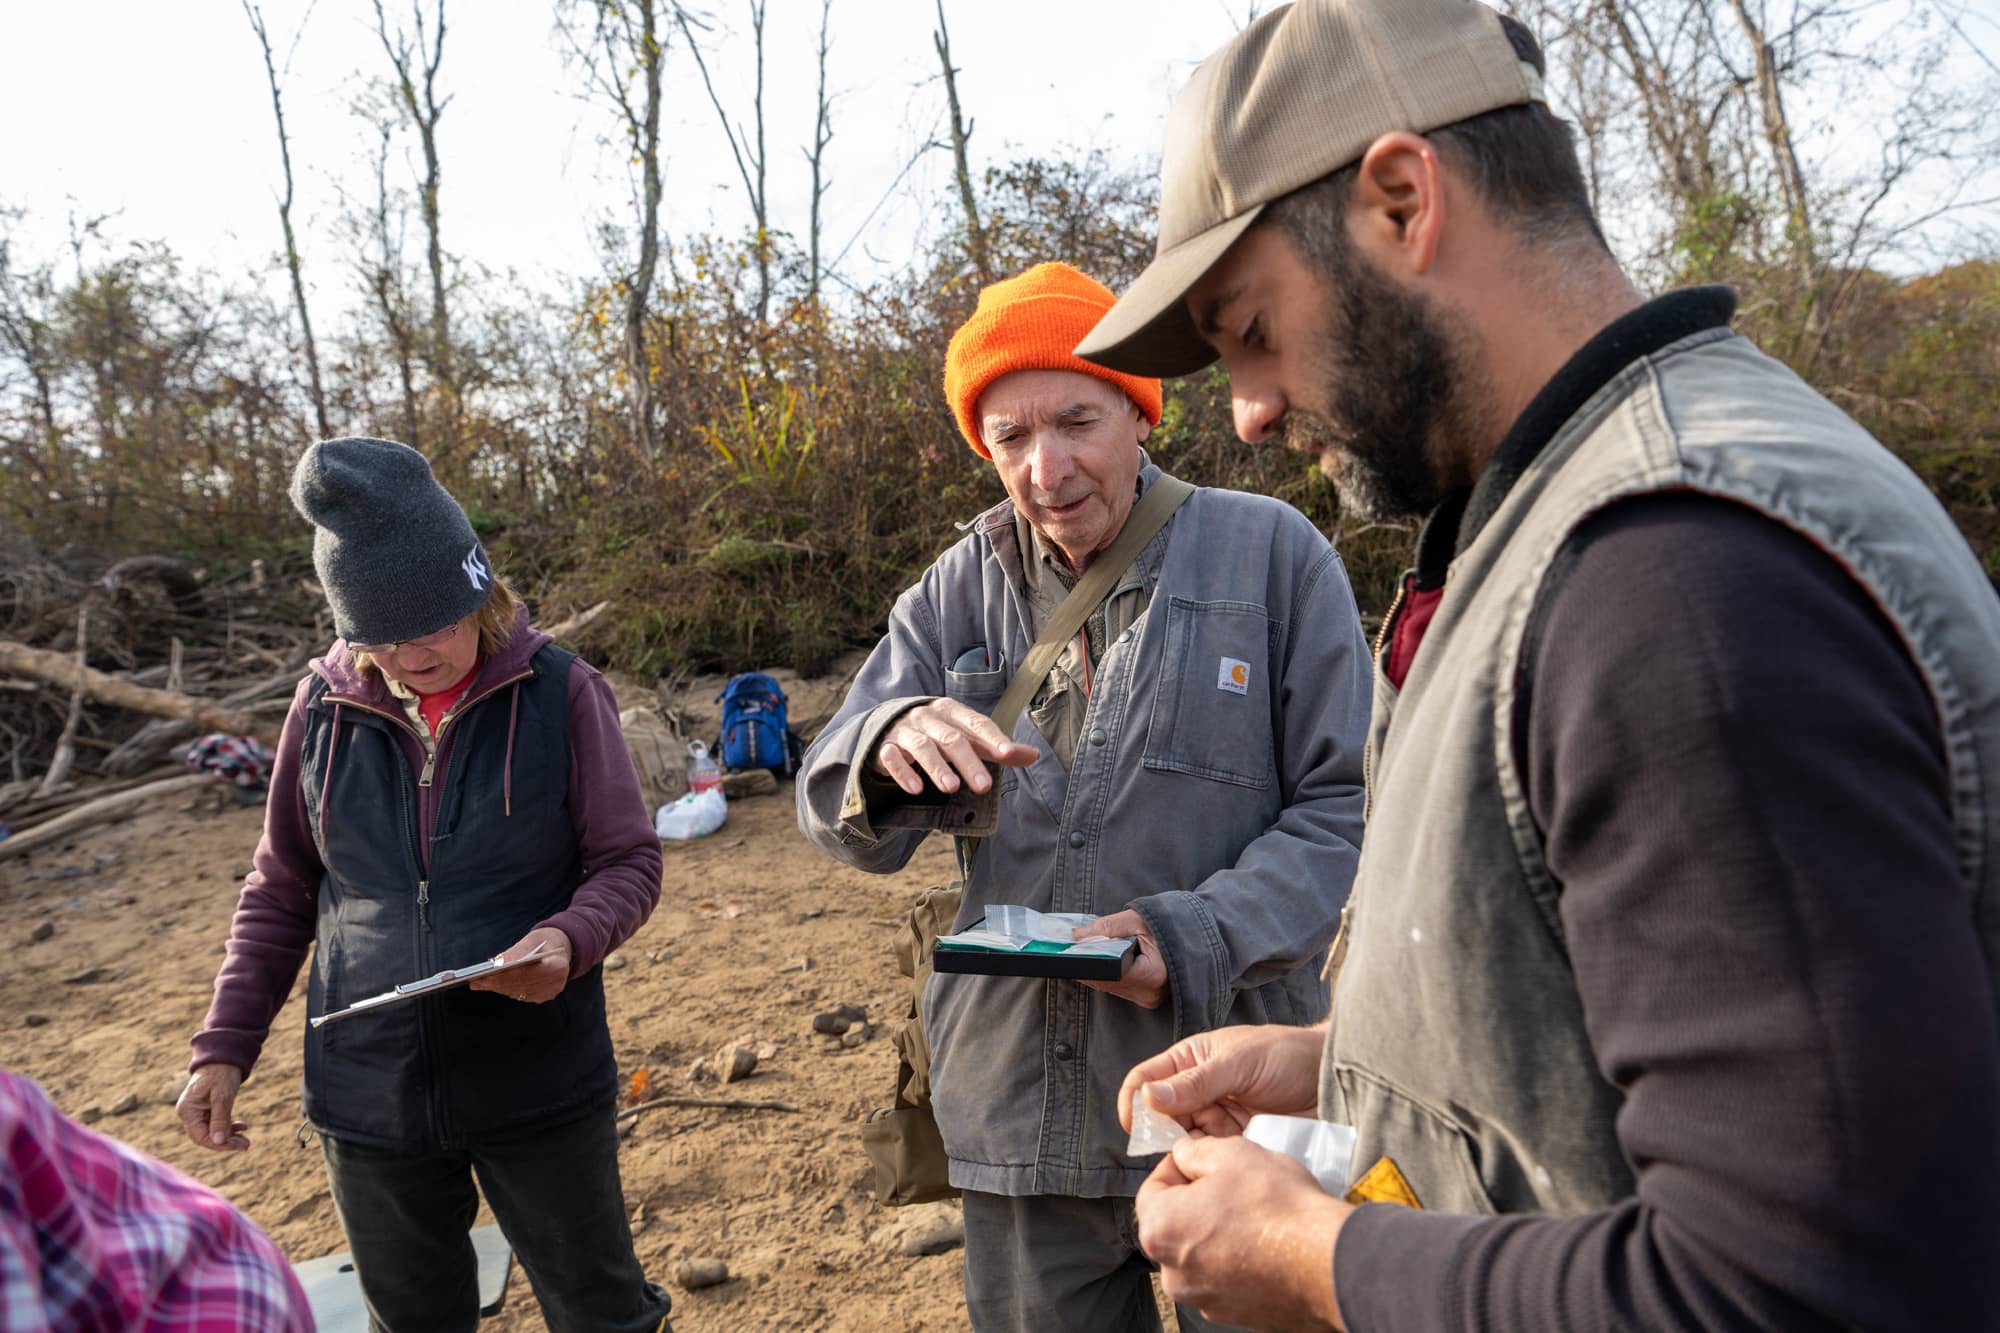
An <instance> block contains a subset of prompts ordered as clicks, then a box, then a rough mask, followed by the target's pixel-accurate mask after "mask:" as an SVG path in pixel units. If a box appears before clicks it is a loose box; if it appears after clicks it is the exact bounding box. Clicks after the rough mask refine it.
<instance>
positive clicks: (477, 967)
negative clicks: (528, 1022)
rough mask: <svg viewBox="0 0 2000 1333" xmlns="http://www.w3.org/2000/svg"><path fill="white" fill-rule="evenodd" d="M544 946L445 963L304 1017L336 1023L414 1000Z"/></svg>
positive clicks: (532, 957) (532, 955)
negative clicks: (390, 987)
mask: <svg viewBox="0 0 2000 1333" xmlns="http://www.w3.org/2000/svg"><path fill="white" fill-rule="evenodd" d="M547 947H548V946H547V943H546V942H544V943H542V944H537V945H536V946H535V947H534V948H532V949H530V950H528V952H526V953H524V954H522V955H521V956H520V957H519V958H515V959H513V960H511V961H509V960H507V959H504V958H503V957H502V956H501V955H499V954H494V955H493V956H492V957H491V958H482V959H480V960H479V961H478V962H476V963H472V964H470V965H468V966H466V967H448V968H446V969H445V970H444V971H442V972H439V973H438V974H437V975H435V976H429V977H425V978H424V979H423V980H421V981H406V982H404V983H403V984H402V985H400V986H398V987H396V989H394V990H385V991H383V992H382V993H381V994H380V995H371V996H369V997H368V998H367V999H365V1000H356V1001H355V1002H354V1003H353V1004H350V1005H348V1006H347V1007H346V1008H345V1009H336V1010H334V1011H333V1012H332V1013H330V1014H321V1015H320V1016H319V1017H318V1018H312V1019H307V1020H306V1021H307V1022H308V1023H310V1024H311V1025H312V1026H313V1027H324V1026H325V1025H326V1024H328V1023H337V1022H339V1021H340V1020H341V1019H343V1018H352V1017H353V1016H354V1015H356V1014H365V1013H371V1012H373V1011H374V1010H377V1009H387V1008H389V1007H391V1006H393V1005H398V1004H401V1003H403V1002H404V1001H406V1000H414V999H416V998H417V997H419V996H422V995H435V994H436V993H437V992H439V991H441V990H450V989H451V988H452V987H454V986H463V985H464V984H465V983H466V982H468V981H472V980H474V979H475V978H478V977H490V976H492V975H493V974H494V973H495V972H505V971H508V970H509V969H511V968H516V967H520V966H521V965H522V964H524V963H532V962H535V961H536V960H537V959H539V958H540V957H541V956H542V950H543V949H545V948H547Z"/></svg>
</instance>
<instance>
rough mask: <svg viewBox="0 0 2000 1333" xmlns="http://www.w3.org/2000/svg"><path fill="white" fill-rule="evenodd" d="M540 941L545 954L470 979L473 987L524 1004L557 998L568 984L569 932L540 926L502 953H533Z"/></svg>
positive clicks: (505, 955)
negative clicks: (521, 965) (525, 962)
mask: <svg viewBox="0 0 2000 1333" xmlns="http://www.w3.org/2000/svg"><path fill="white" fill-rule="evenodd" d="M538 944H539V945H541V946H542V956H541V957H539V958H537V959H536V960H535V961H534V962H532V963H529V964H527V965H525V966H523V967H512V968H509V969H507V970H506V971H505V972H493V973H489V974H488V975H486V976H483V977H475V978H473V980H472V981H471V982H470V983H469V984H470V986H471V988H472V989H473V990H490V991H494V992H496V993H498V994H500V995H504V996H506V997H507V998H508V999H510V1000H520V1001H522V1002H523V1003H525V1004H542V1003H544V1002H546V1001H548V1000H553V999H555V998H556V996H558V995H560V994H562V988H563V987H564V986H567V985H568V984H569V961H570V946H569V936H567V935H565V934H563V933H562V932H561V931H560V930H557V929H556V928H555V927H554V926H539V927H537V928H536V929H534V930H531V931H529V932H528V933H527V934H525V935H523V936H522V937H521V939H520V942H519V943H517V944H515V945H514V946H513V947H512V948H511V949H508V950H507V951H506V952H505V953H503V954H501V955H500V956H501V957H502V958H504V959H506V960H507V961H509V962H512V961H513V960H514V959H516V958H519V957H520V956H521V955H522V954H524V953H532V952H533V951H534V948H535V946H536V945H538Z"/></svg>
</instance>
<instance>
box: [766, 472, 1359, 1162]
mask: <svg viewBox="0 0 2000 1333" xmlns="http://www.w3.org/2000/svg"><path fill="white" fill-rule="evenodd" d="M1158 476H1159V470H1158V469H1157V468H1156V467H1153V466H1151V465H1147V466H1146V467H1145V468H1144V470H1143V471H1142V472H1141V474H1140V481H1141V485H1142V486H1145V485H1150V484H1151V482H1152V481H1153V480H1154V479H1155V478H1157V477H1158ZM1013 517H1014V514H1013V505H1012V504H1011V503H1010V502H1003V503H1002V504H1000V505H998V506H996V507H994V508H993V509H991V510H988V511H987V512H986V513H985V514H983V515H981V516H980V517H979V519H978V520H977V521H976V522H975V523H974V524H973V526H972V531H971V533H970V534H969V535H967V536H966V537H965V539H964V540H962V541H960V542H959V543H958V544H956V545H955V546H953V547H952V548H951V549H950V550H948V551H946V552H945V553H944V554H943V555H942V556H940V557H939V558H938V561H937V563H936V564H934V565H932V566H931V567H930V569H929V570H927V571H926V572H925V573H924V575H923V577H922V578H921V579H920V580H919V581H918V582H917V584H916V586H914V587H912V588H910V589H909V590H908V591H906V592H905V593H904V594H903V595H902V596H901V597H900V598H899V599H898V600H897V602H896V606H895V609H894V611H893V612H892V613H891V615H890V618H889V632H888V634H887V635H886V636H885V637H884V638H883V640H882V642H881V643H880V644H878V645H877V646H876V648H875V651H874V653H873V654H872V655H871V656H870V657H869V659H868V662H867V665H866V666H864V667H863V668H862V671H861V674H860V676H859V677H857V679H856V680H855V683H854V687H853V689H852V690H851V691H850V692H849V693H848V696H847V699H846V701H845V702H844V703H843V704H842V705H841V708H840V711H839V712H838V713H836V714H835V715H834V718H833V720H832V721H831V722H830V723H829V724H828V725H827V728H826V730H825V731H824V732H823V733H821V735H820V737H819V739H818V740H817V741H815V742H814V744H813V746H812V748H811V749H810V750H808V751H807V752H806V757H805V764H804V767H803V768H802V769H801V770H800V772H799V779H798V810H799V827H800V829H801V830H802V831H803V832H804V833H805V835H806V836H807V837H808V838H810V839H811V840H812V841H813V842H814V843H815V844H817V845H818V846H819V847H821V848H822V849H824V850H825V851H827V852H828V853H830V854H832V855H833V856H836V857H838V858H840V859H841V860H842V861H845V862H847V863H848V864H850V865H854V866H858V867H860V868H861V869H863V870H872V871H881V872H885V873H886V872H892V871H895V870H898V869H900V868H901V867H902V866H903V865H904V863H905V862H907V861H908V860H909V858H910V855H911V853H913V852H914V851H915V850H916V848H917V845H918V844H919V843H920V842H922V841H923V839H924V838H925V836H927V834H928V833H930V832H931V831H933V830H945V831H948V832H973V833H978V832H983V831H985V830H986V829H988V828H989V827H991V828H992V834H991V836H989V837H987V838H985V840H984V841H983V842H981V843H980V845H979V850H978V853H977V856H976V858H975V861H974V866H973V871H972V878H971V882H970V884H969V885H968V886H967V891H966V895H965V902H964V906H963V907H962V908H961V910H960V912H959V916H958V923H957V924H958V927H959V928H963V927H964V926H966V925H969V924H970V923H971V922H972V921H974V920H976V919H977V918H978V917H979V916H981V915H982V914H983V913H984V912H985V910H986V907H987V905H988V904H989V903H1024V904H1026V905H1028V906H1030V907H1034V908H1036V909H1038V910H1042V911H1059V912H1089V913H1098V914H1104V913H1110V912H1116V911H1121V910H1124V909H1126V908H1132V909H1135V910H1137V911H1138V912H1139V913H1140V915H1141V916H1142V917H1144V919H1145V921H1146V923H1147V925H1148V926H1149V927H1150V929H1151V930H1152V932H1153V934H1154V936H1155V938H1157V939H1158V941H1159V944H1160V952H1161V954H1162V956H1163V958H1164V960H1165V963H1166V967H1167V974H1168V994H1167V998H1166V1000H1165V1002H1164V1003H1163V1004H1162V1005H1161V1006H1160V1008H1158V1009H1156V1010H1145V1009H1141V1008H1139V1007H1138V1006H1137V1005H1135V1004H1132V1003H1131V1002H1129V1001H1127V1000H1123V999H1120V998H1117V997H1114V996H1110V995H1106V994H1104V993H1102V992H1100V991H1095V990H1092V989H1090V988H1088V987H1085V986H1081V985H1079V984H1077V983H1075V982H1071V981H1044V980H1036V979H1027V978H1020V977H988V976H970V975H964V974H941V975H937V976H934V977H932V978H931V980H930V983H929V984H928V986H927V987H926V989H925V992H924V997H923V1009H924V1022H925V1025H926V1027H927V1029H928V1031H929V1034H930V1043H931V1052H932V1064H931V1089H932V1096H933V1098H934V1103H935V1107H936V1112H937V1120H938V1128H939V1130H940V1131H941V1132H942V1134H943V1137H944V1144H945V1149H946V1151H947V1152H948V1154H949V1155H950V1157H951V1180H952V1183H953V1184H954V1185H956V1186H958V1187H959V1188H961V1189H970V1190H980V1191H985V1192H989V1193H996V1194H1013V1195H1020V1194H1066V1195H1077V1196H1085V1197H1103V1196H1111V1195H1129V1194H1133V1193H1135V1192H1137V1190H1138V1187H1139V1184H1140V1182H1141V1181H1143V1180H1144V1179H1145V1176H1146V1172H1147V1163H1146V1162H1142V1161H1140V1160H1137V1159H1134V1158H1132V1157H1129V1156H1127V1155H1126V1153H1125V1151H1124V1144H1125V1135H1124V1132H1123V1131H1122V1130H1121V1129H1120V1128H1119V1125H1118V1104H1117V1094H1118V1086H1119V1083H1120V1082H1121V1081H1122V1080H1123V1078H1124V1076H1125V1073H1126V1071H1127V1070H1128V1069H1130V1068H1131V1067H1132V1066H1133V1065H1134V1064H1136V1063H1137V1062H1138V1061H1140V1060H1142V1059H1144V1058H1146V1057H1147V1056H1149V1055H1153V1054H1155V1053H1157V1052H1159V1051H1161V1050H1163V1049H1165V1048H1166V1047H1167V1046H1169V1045H1171V1044H1172V1043H1173V1042H1175V1041H1177V1040H1179V1039H1180V1038H1182V1037H1185V1036H1188V1035H1189V1034H1191V1033H1195V1032H1201V1031H1204V1030H1206V1029H1209V1028H1214V1027H1218V1026H1221V1025H1222V1024H1225V1023H1271V1022H1276V1023H1298V1024H1303V1023H1312V1022H1317V1021H1318V1020H1319V1019H1320V1018H1321V1017H1323V1016H1324V1015H1325V1013H1326V1004H1327V999H1326V987H1325V985H1324V984H1323V983H1322V982H1321V981H1320V979H1319V972H1320V962H1321V960H1322V958H1323V957H1324V952H1325V949H1326V946H1327V944H1328V942H1329V941H1330V940H1331V938H1332V936H1333V932H1334V927H1335V924H1336V922H1337V920H1338V919H1339V916H1340V910H1341V907H1342V906H1343V905H1344V904H1345V902H1346V900H1347V890H1348V885H1349V883H1350V882H1351V880H1352V878H1353V875H1354V869H1355V865H1356V862H1357V861H1358V859H1359V845H1360V841H1361V816H1362V793H1361V750H1362V746H1363V743H1364V737H1365V734H1366V730H1367V724H1368V706H1369V698H1368V670H1367V664H1368V649H1367V645H1366V643H1365V642H1364V641H1363V638H1362V634H1361V626H1360V619H1359V616H1358V614H1357V613H1356V610H1355V605H1354V594H1353V592H1352V590H1351V589H1350V588H1349V587H1348V583H1347V576H1346V572H1345V570H1344V569H1343V567H1342V565H1341V563H1340V558H1339V556H1337V555H1336V554H1335V553H1334V551H1333V548H1332V547H1331V546H1329V545H1328V544H1327V541H1326V539H1325V538H1324V537H1323V536H1321V535H1320V533H1319V532H1318V531H1317V530H1316V529H1314V527H1313V526H1312V524H1311V523H1310V522H1308V521H1307V520H1306V518H1305V517H1304V516H1303V515H1301V514H1300V513H1299V512H1298V511H1297V510H1295V509H1293V508H1291V507H1290V506H1289V505H1285V504H1282V503H1280V502H1278V501H1276V500H1272V499H1268V498H1266V497H1263V496H1254V495H1245V494H1242V493H1239V492H1235V491H1222V490H1207V489H1204V490H1199V491H1197V492H1196V493H1195V494H1194V495H1193V496H1192V497H1190V498H1189V500H1188V501H1187V503H1186V504H1184V505H1183V506H1182V507H1181V509H1180V511H1179V512H1178V513H1177V514H1176V515H1175V517H1174V519H1173V520H1172V522H1171V523H1169V524H1168V526H1167V527H1166V528H1165V529H1164V530H1163V531H1162V532H1161V533H1160V534H1159V535H1158V536H1156V537H1155V538H1154V539H1153V540H1152V542H1151V543H1150V544H1149V545H1148V546H1147V548H1146V549H1145V551H1144V552H1142V553H1141V555H1140V557H1139V559H1138V560H1137V561H1136V562H1135V563H1134V565H1133V568H1132V570H1131V571H1130V572H1129V573H1128V574H1127V576H1126V577H1127V578H1128V579H1141V580H1143V581H1144V582H1145V584H1146V585H1147V586H1148V587H1149V588H1150V589H1151V600H1150V603H1149V605H1148V608H1147V610H1146V612H1145V614H1144V615H1142V616H1141V617H1140V619H1139V620H1138V622H1137V623H1135V624H1134V625H1133V626H1132V627H1131V628H1130V629H1129V630H1128V631H1126V632H1125V633H1124V634H1121V635H1120V636H1118V637H1117V638H1116V639H1115V640H1113V642H1112V644H1111V645H1110V647H1109V648H1108V650H1107V651H1106V653H1105V655H1104V660H1103V661H1102V662H1101V663H1100V664H1099V666H1098V671H1097V675H1096V681H1095V688H1094V692H1093V693H1092V696H1091V699H1090V706H1089V711H1088V714H1087V716H1086V718H1085V722H1084V728H1083V743H1082V744H1081V745H1079V747H1078V749H1077V753H1076V757H1075V761H1074V764H1073V765H1072V767H1071V769H1070V770H1069V771H1065V770H1064V768H1063V766H1062V764H1061V763H1060V762H1058V761H1057V759H1056V758H1055V756H1054V755H1053V754H1051V753H1050V752H1049V746H1048V743H1047V741H1046V740H1045V739H1044V738H1043V737H1042V736H1041V735H1040V734H1039V733H1038V732H1037V731H1036V729H1035V726H1034V724H1033V722H1032V721H1031V720H1030V719H1029V718H1028V717H1026V716H1023V717H1022V719H1021V721H1020V722H1019V723H1018V724H1017V725H1016V727H1015V729H1014V737H1015V739H1016V740H1019V741H1022V742H1024V743H1026V744H1029V745H1033V746H1035V747H1036V748H1037V749H1038V750H1040V751H1041V752H1042V753H1041V755H1040V757H1039V758H1037V759H1036V760H1035V762H1034V763H1033V764H1032V765H1030V766H1029V767H1027V768H1024V769H1009V770H1006V771H1005V774H1004V777H1003V779H1002V781H1001V783H1000V785H999V791H998V803H997V823H996V812H995V810H994V808H993V802H992V800H991V799H990V798H989V799H988V800H987V801H985V802H981V801H977V800H974V799H971V798H969V797H966V796H964V795H960V796H957V797H951V798H945V797H942V796H939V795H937V794H934V793H929V792H927V793H926V795H925V796H923V797H915V798H904V799H896V798H894V797H892V798H889V799H888V800H887V801H886V802H885V801H884V800H883V799H882V798H880V797H879V796H878V797H877V800H876V803H875V804H874V805H873V806H872V807H871V806H869V805H868V803H867V802H866V801H865V800H864V799H862V796H861V793H860V788H859V782H858V779H859V775H860V772H861V770H862V767H863V765H864V764H865V763H866V760H867V757H868V756H869V755H870V754H872V753H873V751H874V749H875V748H876V746H877V745H878V744H879V742H880V740H881V737H882V735H883V733H884V732H885V731H886V730H887V729H888V727H889V725H890V724H891V723H892V722H893V721H894V720H895V719H896V717H897V716H899V715H900V714H902V713H903V712H905V711H906V710H908V709H909V708H911V707H914V706H916V705H918V704H922V703H926V702H929V701H930V700H932V699H935V698H938V697H940V696H948V697H950V698H954V699H958V700H962V701H963V702H965V703H967V704H969V705H971V706H972V707H974V708H977V709H979V710H981V711H984V712H990V711H991V710H992V708H993V706H994V705H995V704H996V703H997V702H998V700H999V697H1000V693H1001V691H1002V689H1003V688H1004V687H1005V685H1006V682H1007V680H1008V678H1009V676H1010V675H1011V674H1012V672H1013V670H1014V668H1015V667H1016V666H1017V665H1018V664H1019V663H1021V662H1022V661H1024V660H1025V659H1026V657H1027V653H1028V649H1029V647H1030V645H1031V644H1032V642H1033V634H1032V632H1031V629H1030V624H1031V622H1030V620H1029V614H1028V609H1027V606H1026V605H1025V603H1024V600H1023V596H1022V592H1021V588H1022V577H1021V558H1022V556H1021V551H1020V549H1019V545H1018V542H1017V540H1016V538H1015V530H1014V526H1013ZM980 645H984V646H985V647H986V648H987V651H988V660H989V661H990V662H991V663H992V665H993V666H994V667H995V669H994V670H990V671H979V672H971V673H966V672H956V671H951V670H949V669H948V667H949V665H950V664H951V663H953V662H956V661H958V660H959V659H960V656H961V655H962V654H964V653H965V652H966V651H967V650H968V649H970V648H973V647H976V646H980ZM1239 666H1240V667H1241V668H1242V670H1241V671H1240V677H1241V678H1240V680H1239V679H1238V678H1237V677H1238V675H1239V672H1238V670H1237V668H1238V667H1239ZM871 785H872V784H871ZM898 796H900V793H898ZM982 807H984V808H982ZM885 952H886V941H885Z"/></svg>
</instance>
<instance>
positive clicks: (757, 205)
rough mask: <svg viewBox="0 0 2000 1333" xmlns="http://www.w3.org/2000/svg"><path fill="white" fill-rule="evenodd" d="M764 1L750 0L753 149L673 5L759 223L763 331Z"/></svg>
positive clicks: (767, 275) (767, 265)
mask: <svg viewBox="0 0 2000 1333" xmlns="http://www.w3.org/2000/svg"><path fill="white" fill-rule="evenodd" d="M764 4H765V0H750V26H751V29H752V31H753V32H755V34H756V41H757V96H756V102H755V103H754V105H753V106H752V108H751V111H752V114H753V115H754V116H755V117H756V120H757V145H756V148H755V149H754V150H753V149H752V148H751V146H750V136H749V135H748V134H746V133H744V132H743V131H742V130H741V129H740V128H739V127H738V126H735V125H733V124H731V123H730V120H729V113H728V112H727V111H725V110H724V109H723V106H722V98H721V97H720V96H719V95H718V94H717V93H716V91H715V81H714V80H713V79H711V78H710V77H709V74H708V61H707V60H706V59H704V58H703V56H702V54H701V43H700V42H698V41H696V40H695V35H694V28H693V26H692V24H691V23H690V21H689V19H688V16H687V11H686V10H684V9H682V8H681V7H680V6H678V5H676V6H675V7H674V21H675V22H676V23H678V24H679V25H680V29H681V35H682V36H683V37H685V38H687V44H688V50H689V51H690V52H691V53H692V54H693V55H694V66H695V68H696V69H697V70H699V71H701V86H702V87H703V88H706V89H707V90H708V102H709V105H710V106H712V107H714V108H715V118H716V119H717V120H719V121H721V122H722V134H723V137H724V138H726V139H727V140H728V141H729V154H730V156H731V157H733V158H734V159H735V160H736V175H737V177H738V179H740V180H741V181H742V182H743V193H744V194H746V195H748V196H749V198H750V215H751V217H752V219H753V220H754V221H755V222H756V224H757V237H756V242H757V327H758V330H759V331H760V332H761V331H762V330H763V328H764V327H765V325H766V324H767V323H768V322H769V316H770V306H771V240H770V232H771V228H770V223H771V215H770V210H769V208H768V206H767V196H766V194H765V190H764Z"/></svg>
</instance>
